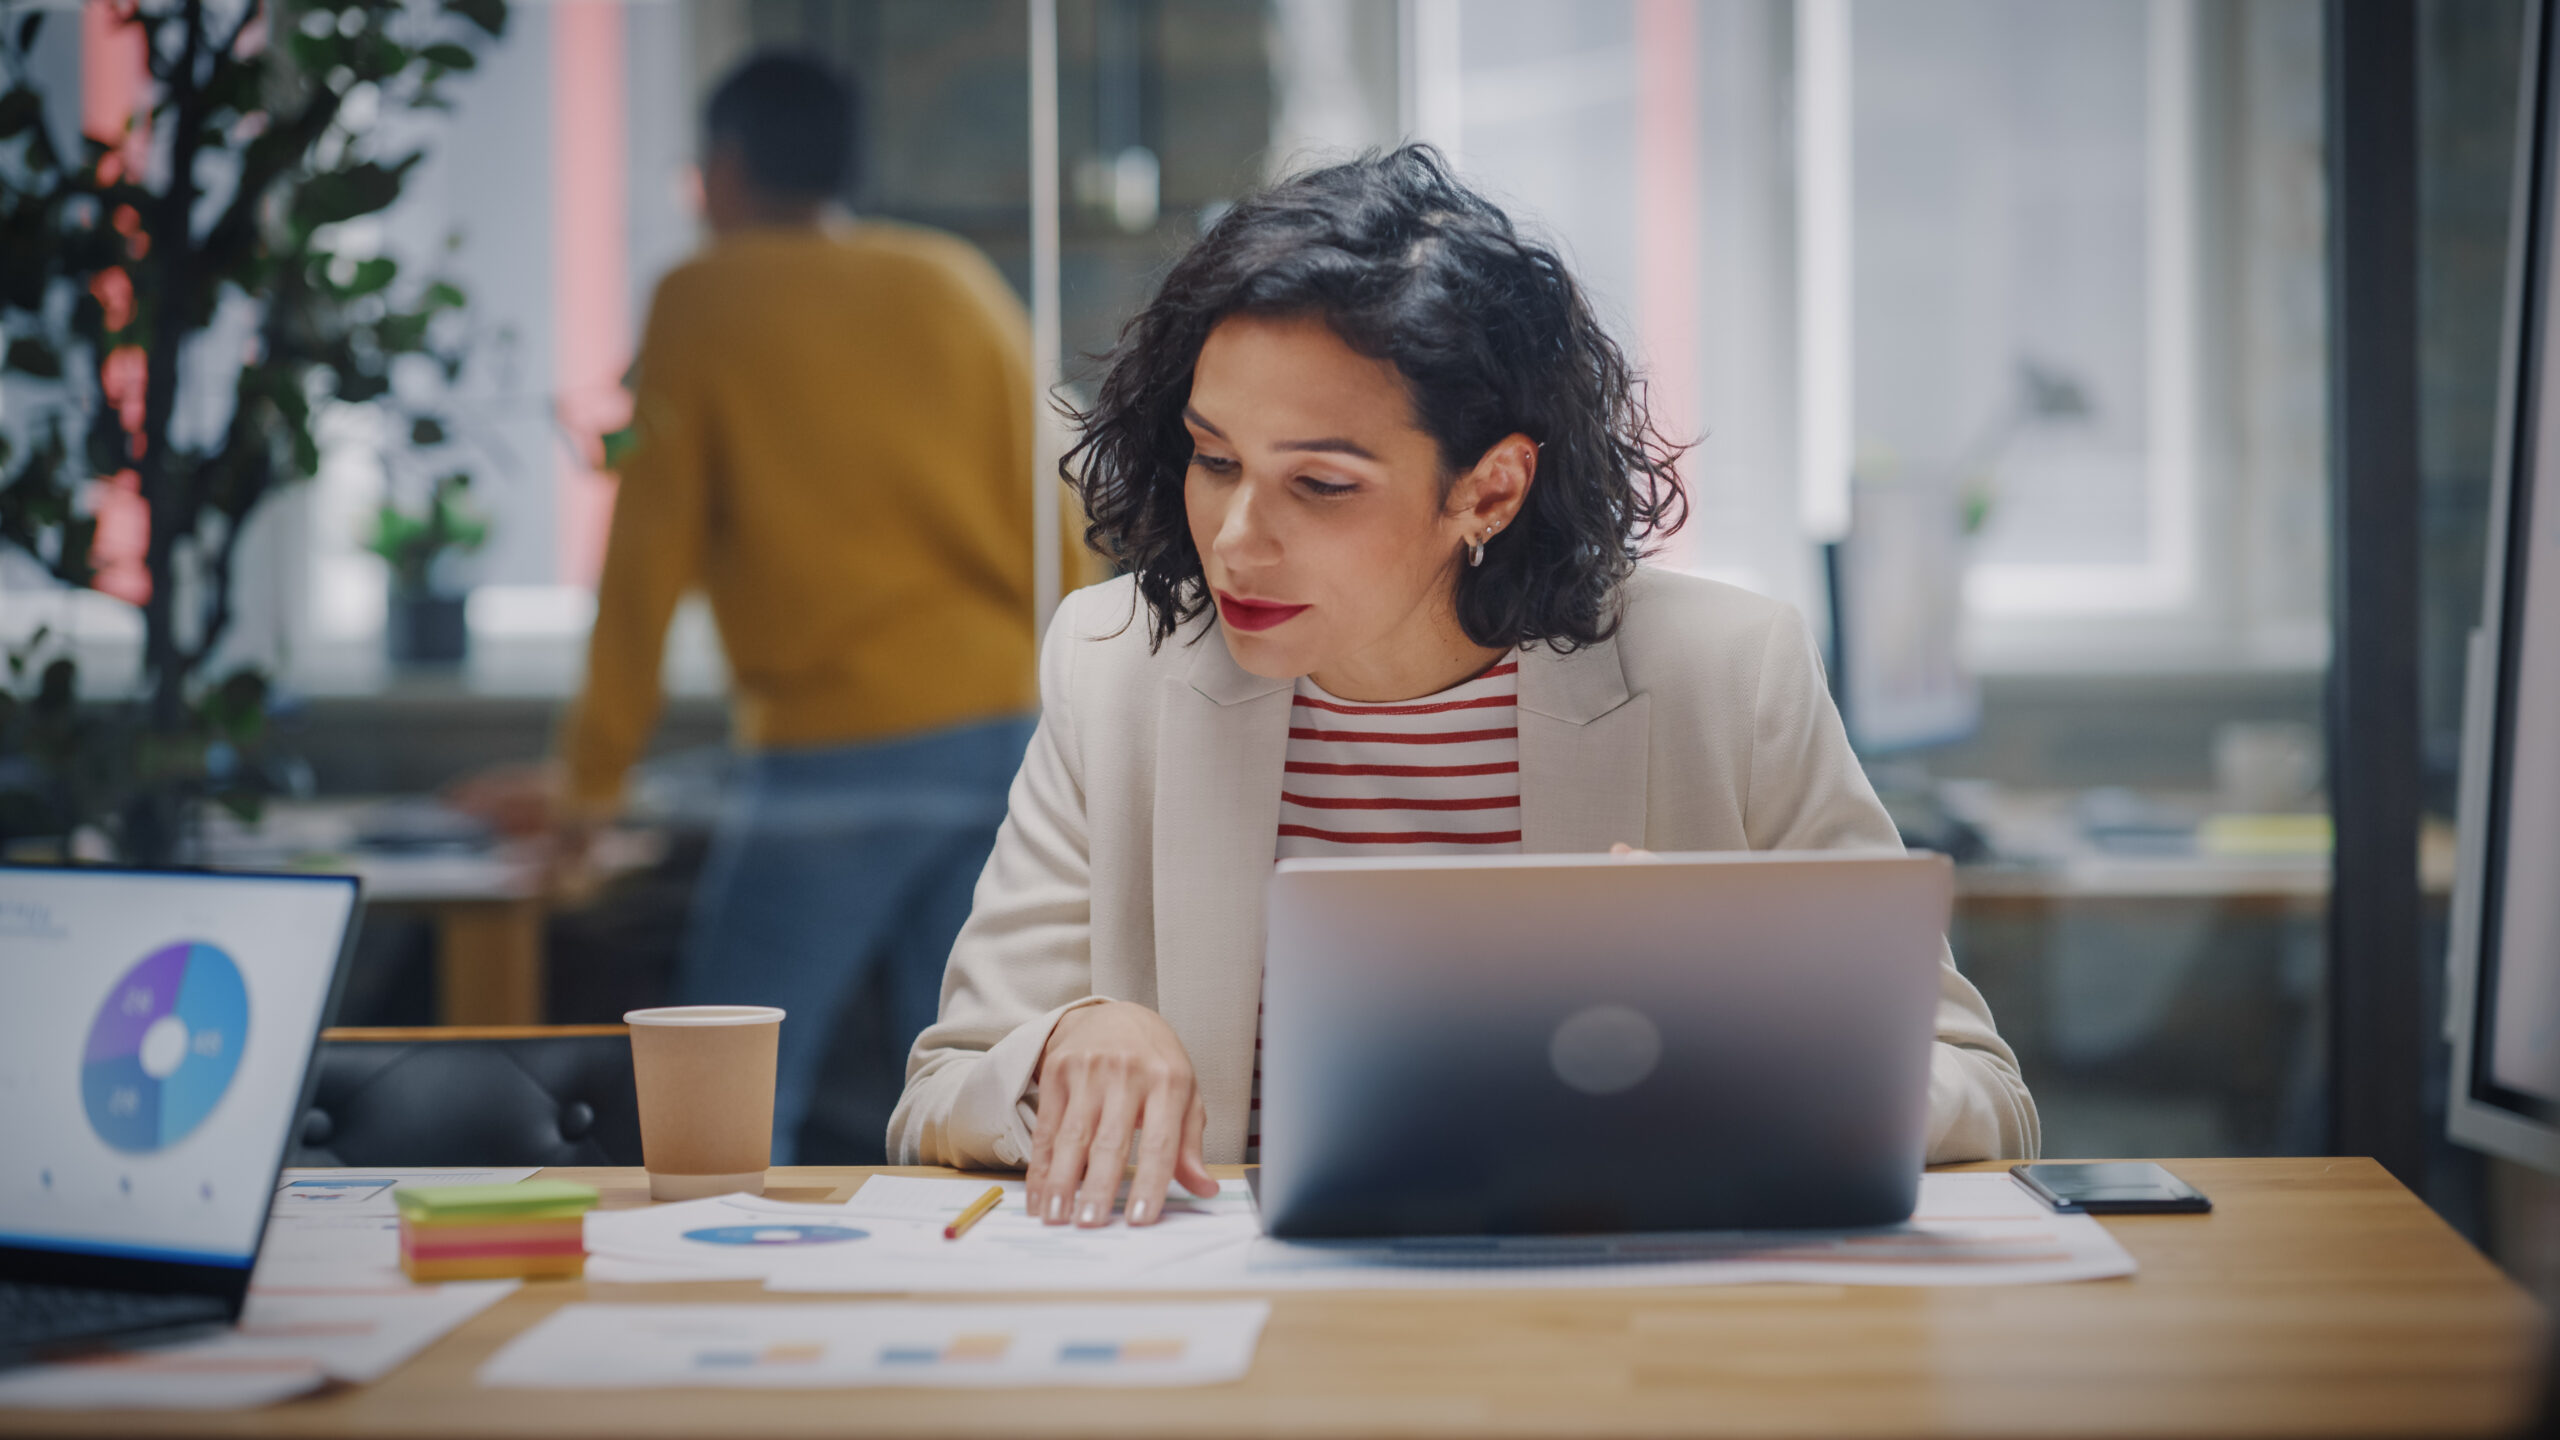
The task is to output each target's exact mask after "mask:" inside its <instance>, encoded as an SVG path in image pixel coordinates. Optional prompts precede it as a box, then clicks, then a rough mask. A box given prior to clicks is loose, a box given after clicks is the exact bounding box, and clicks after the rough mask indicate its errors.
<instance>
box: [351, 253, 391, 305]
mask: <svg viewBox="0 0 2560 1440" xmlns="http://www.w3.org/2000/svg"><path fill="white" fill-rule="evenodd" d="M399 273H400V262H399V261H397V260H394V259H392V258H391V257H390V256H388V255H377V256H375V257H374V258H373V259H371V260H361V261H358V262H357V263H356V274H355V278H354V279H352V280H350V281H348V282H347V283H346V285H345V286H344V287H343V288H341V289H340V290H339V291H338V293H339V295H341V296H342V297H344V298H346V299H349V300H353V299H355V298H357V297H358V296H363V295H371V294H375V293H376V292H378V291H381V290H384V289H387V288H389V287H390V284H391V281H392V279H393V278H394V277H396V276H397V275H399Z"/></svg>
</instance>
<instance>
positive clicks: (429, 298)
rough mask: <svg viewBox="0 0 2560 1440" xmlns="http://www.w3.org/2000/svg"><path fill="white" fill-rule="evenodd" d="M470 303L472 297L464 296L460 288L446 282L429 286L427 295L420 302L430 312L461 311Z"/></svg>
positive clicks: (440, 281) (439, 281) (438, 282)
mask: <svg viewBox="0 0 2560 1440" xmlns="http://www.w3.org/2000/svg"><path fill="white" fill-rule="evenodd" d="M470 303H471V299H470V297H469V296H467V295H465V294H463V293H462V290H461V288H460V287H459V286H456V285H454V284H453V283H452V282H450V281H446V280H438V281H437V282H435V283H434V284H432V285H430V286H428V287H427V293H426V295H425V296H424V297H423V298H422V299H421V300H420V301H419V304H420V305H421V306H423V307H424V308H426V309H429V310H459V309H461V308H462V307H463V306H465V305H468V304H470Z"/></svg>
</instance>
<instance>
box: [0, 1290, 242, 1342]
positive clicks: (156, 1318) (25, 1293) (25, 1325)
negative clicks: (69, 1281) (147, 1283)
mask: <svg viewBox="0 0 2560 1440" xmlns="http://www.w3.org/2000/svg"><path fill="white" fill-rule="evenodd" d="M229 1318H230V1307H228V1306H226V1305H224V1304H223V1303H222V1301H221V1299H220V1298H219V1297H216V1296H212V1295H166V1294H162V1295H154V1294H147V1293H144V1292H141V1291H134V1290H83V1289H79V1288H77V1287H74V1286H70V1285H28V1284H20V1283H16V1282H13V1281H7V1280H0V1353H5V1352H8V1351H13V1350H23V1349H29V1348H33V1347H37V1346H43V1345H58V1344H68V1343H71V1342H73V1341H78V1340H92V1339H100V1338H104V1337H106V1336H110V1335H121V1334H125V1333H128V1332H132V1331H140V1330H153V1329H161V1328H164V1327H168V1326H175V1325H188V1324H220V1323H222V1322H223V1321H226V1320H228V1319H229Z"/></svg>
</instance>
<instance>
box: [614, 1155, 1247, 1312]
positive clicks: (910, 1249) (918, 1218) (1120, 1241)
mask: <svg viewBox="0 0 2560 1440" xmlns="http://www.w3.org/2000/svg"><path fill="white" fill-rule="evenodd" d="M989 1184H990V1182H988V1181H985V1180H941V1179H923V1178H918V1177H914V1176H904V1175H874V1176H872V1177H871V1178H870V1179H869V1180H867V1181H865V1182H864V1183H863V1186H862V1188H861V1189H859V1190H857V1191H855V1192H854V1194H853V1198H852V1199H850V1200H847V1201H845V1202H844V1203H843V1204H841V1205H790V1204H785V1203H782V1202H779V1201H772V1200H762V1199H758V1198H755V1197H752V1196H745V1195H728V1196H721V1197H719V1198H717V1199H713V1200H693V1201H687V1202H685V1203H683V1204H680V1205H657V1206H652V1207H650V1208H648V1209H646V1210H616V1211H597V1212H595V1213H593V1214H590V1215H589V1216H588V1217H587V1250H588V1257H589V1258H588V1261H587V1277H588V1278H589V1279H590V1280H597V1281H606V1282H612V1281H631V1282H638V1281H658V1280H688V1279H689V1280H715V1279H762V1280H764V1281H765V1283H766V1287H767V1288H768V1289H774V1290H806V1291H817V1292H827V1293H871V1294H880V1293H897V1292H904V1291H913V1290H931V1291H969V1290H977V1291H989V1290H1111V1289H1135V1288H1143V1278H1144V1277H1145V1276H1147V1275H1149V1274H1152V1273H1155V1272H1157V1271H1159V1270H1161V1269H1163V1268H1164V1267H1166V1266H1169V1265H1173V1264H1175V1263H1177V1262H1180V1261H1183V1260H1186V1259H1189V1258H1191V1257H1194V1256H1198V1255H1201V1254H1203V1253H1206V1252H1208V1251H1212V1250H1216V1249H1219V1248H1221V1247H1228V1246H1235V1245H1239V1244H1242V1243H1243V1242H1245V1241H1248V1240H1250V1239H1252V1238H1253V1237H1254V1236H1255V1235H1256V1234H1258V1233H1260V1227H1259V1224H1258V1223H1257V1222H1256V1221H1255V1219H1254V1214H1253V1196H1252V1194H1251V1192H1250V1191H1249V1190H1248V1189H1247V1188H1246V1186H1245V1182H1243V1181H1242V1180H1230V1181H1228V1182H1226V1185H1225V1187H1224V1188H1223V1189H1222V1190H1221V1191H1220V1192H1219V1193H1218V1194H1217V1195H1216V1196H1213V1197H1211V1198H1209V1199H1205V1200H1203V1199H1198V1198H1195V1197H1193V1196H1190V1195H1187V1194H1185V1195H1178V1196H1176V1197H1175V1198H1174V1199H1173V1200H1172V1201H1170V1202H1169V1203H1168V1204H1167V1206H1166V1210H1165V1214H1164V1218H1163V1219H1161V1220H1159V1221H1157V1222H1156V1223H1155V1224H1153V1225H1141V1226H1135V1227H1132V1226H1130V1225H1128V1224H1126V1223H1125V1222H1122V1221H1120V1220H1117V1219H1115V1220H1114V1221H1113V1222H1112V1223H1111V1224H1109V1225H1106V1226H1099V1227H1096V1228H1092V1229H1084V1228H1080V1227H1076V1226H1061V1225H1047V1224H1043V1223H1042V1222H1040V1221H1038V1220H1035V1219H1033V1218H1032V1217H1031V1215H1030V1214H1029V1213H1028V1212H1026V1211H1025V1210H1024V1208H1023V1200H1022V1183H1021V1182H1020V1181H1018V1180H1017V1181H1008V1182H1003V1184H1002V1185H1001V1187H1000V1188H1002V1189H1003V1190H1004V1191H1005V1198H1004V1201H1003V1203H1002V1204H1000V1205H998V1206H997V1208H996V1209H995V1210H993V1211H992V1212H990V1213H989V1214H988V1215H987V1216H986V1217H985V1218H984V1219H982V1220H980V1221H978V1223H977V1224H976V1225H974V1226H972V1227H971V1228H970V1229H969V1230H968V1231H967V1232H966V1233H964V1234H963V1235H961V1237H960V1238H959V1239H957V1240H950V1239H945V1238H944V1237H943V1233H942V1228H943V1227H944V1226H945V1225H947V1224H949V1223H950V1222H951V1220H952V1219H953V1217H955V1216H957V1215H958V1214H959V1213H960V1212H961V1210H963V1209H965V1208H966V1207H967V1206H968V1204H969V1202H971V1201H973V1200H975V1199H977V1198H978V1197H979V1196H981V1195H983V1194H985V1193H986V1192H987V1188H988V1186H989Z"/></svg>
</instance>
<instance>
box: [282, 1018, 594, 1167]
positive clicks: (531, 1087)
mask: <svg viewBox="0 0 2560 1440" xmlns="http://www.w3.org/2000/svg"><path fill="white" fill-rule="evenodd" d="M319 1069H320V1078H319V1083H318V1088H317V1090H316V1092H315V1093H314V1095H313V1096H312V1101H311V1108H310V1109H309V1110H307V1111H305V1112H304V1113H303V1117H302V1129H301V1133H300V1134H299V1135H298V1136H297V1137H296V1142H295V1146H294V1153H293V1158H292V1159H291V1160H290V1161H289V1162H287V1163H289V1164H294V1165H355V1166H365V1165H379V1166H383V1167H386V1168H392V1167H408V1166H421V1165H488V1166H499V1165H637V1164H639V1163H640V1098H639V1095H638V1092H637V1091H635V1090H634V1089H633V1087H632V1081H631V1037H630V1034H629V1033H628V1032H627V1031H625V1030H624V1029H623V1027H622V1026H619V1025H552V1026H505V1027H488V1028H472V1027H463V1026H447V1027H439V1028H435V1029H420V1030H327V1031H323V1032H322V1033H321V1037H320V1066H319Z"/></svg>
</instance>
